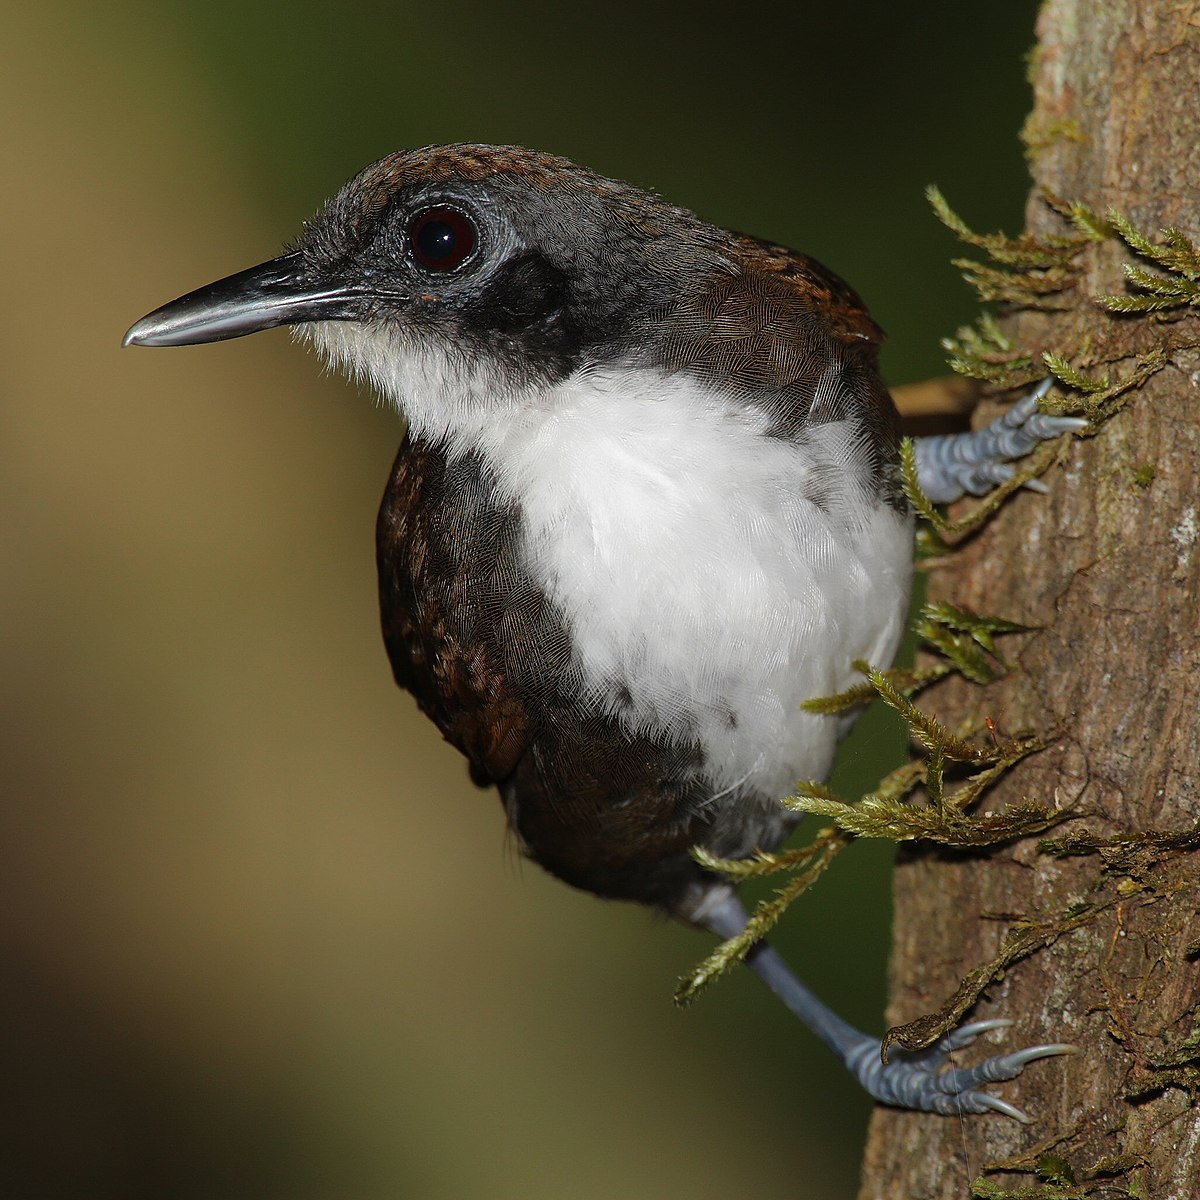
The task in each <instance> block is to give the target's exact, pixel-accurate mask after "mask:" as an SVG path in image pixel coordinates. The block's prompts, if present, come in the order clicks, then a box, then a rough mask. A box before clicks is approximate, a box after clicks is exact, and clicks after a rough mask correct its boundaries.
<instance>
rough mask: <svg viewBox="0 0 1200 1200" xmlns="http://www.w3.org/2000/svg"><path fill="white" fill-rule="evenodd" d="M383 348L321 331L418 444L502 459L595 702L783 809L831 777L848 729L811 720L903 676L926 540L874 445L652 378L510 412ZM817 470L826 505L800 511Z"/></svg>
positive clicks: (569, 390)
mask: <svg viewBox="0 0 1200 1200" xmlns="http://www.w3.org/2000/svg"><path fill="white" fill-rule="evenodd" d="M381 336H384V335H377V334H372V333H371V332H370V331H368V330H363V328H362V327H361V326H354V325H351V324H348V323H337V324H334V323H331V324H328V325H323V326H318V327H317V329H316V340H317V341H318V344H320V345H322V348H323V349H325V350H326V352H328V353H330V355H331V356H332V357H334V358H336V359H338V360H340V361H342V362H344V363H347V364H349V365H350V366H352V367H354V368H357V369H358V370H359V371H360V372H365V373H367V374H369V375H370V377H371V378H372V379H373V381H374V382H375V383H376V385H377V386H379V387H380V388H381V390H383V391H384V393H385V394H386V395H388V396H389V397H390V398H392V399H394V400H395V401H396V403H397V405H398V406H399V407H400V408H401V409H402V410H403V411H404V413H405V415H406V416H407V417H408V419H409V421H410V423H411V425H412V427H413V430H414V433H416V434H417V435H420V436H425V437H430V438H434V439H436V440H439V441H444V442H445V443H446V444H447V445H448V447H449V448H450V450H451V453H453V452H454V450H455V449H456V448H457V449H459V450H461V451H464V452H465V451H467V450H473V451H476V452H480V453H482V454H483V455H484V456H485V457H486V458H487V459H488V460H489V461H490V463H491V466H492V468H493V470H494V472H495V474H496V477H497V479H498V480H499V486H500V488H501V490H502V491H503V492H504V493H505V494H507V495H508V496H510V497H512V498H513V499H514V500H516V501H517V502H518V503H519V505H520V508H521V511H522V512H523V514H524V521H525V531H526V538H527V550H528V554H529V558H530V561H531V564H532V569H533V571H534V573H535V576H536V577H537V578H538V580H539V582H540V583H541V584H542V586H543V587H544V588H545V590H546V592H547V594H548V595H549V596H550V597H551V598H552V599H553V600H554V601H555V602H556V603H557V605H558V606H559V608H560V610H561V612H562V613H563V615H564V617H565V619H566V621H567V624H568V627H569V629H570V631H571V634H572V638H573V642H574V647H575V651H574V652H575V655H576V663H575V669H576V671H577V673H578V677H579V679H580V681H581V682H582V684H583V685H584V687H585V688H586V689H587V690H588V691H589V692H590V693H591V695H592V697H594V699H595V702H596V703H597V704H599V705H601V706H603V707H604V708H605V709H606V710H608V711H610V712H612V713H614V714H615V715H617V716H618V717H619V719H620V720H622V721H624V722H626V723H627V724H628V725H629V727H630V728H631V729H636V730H639V731H652V732H656V733H659V734H661V733H662V732H664V731H665V732H667V733H668V734H670V735H671V736H673V737H676V738H678V739H680V740H685V739H686V740H693V739H694V740H697V741H698V742H699V743H700V744H701V745H702V746H703V747H704V749H705V751H706V758H707V768H706V769H707V771H708V773H709V774H710V775H711V779H712V783H713V787H714V790H715V791H717V792H720V791H725V790H728V789H731V788H734V787H737V786H739V785H743V784H745V785H748V786H750V787H752V788H754V789H755V790H757V791H760V792H763V793H766V794H768V795H776V796H778V795H785V794H787V793H788V792H789V791H790V790H791V788H792V785H793V783H794V781H795V780H796V779H800V778H822V777H823V776H824V775H825V774H826V773H827V771H828V769H829V766H830V764H831V761H832V757H833V750H834V747H835V744H836V741H837V735H838V726H837V722H836V721H835V720H834V719H832V718H828V717H818V716H814V715H811V714H808V713H805V712H803V711H802V710H801V709H800V705H801V703H802V702H803V701H804V700H806V699H809V698H810V697H814V696H823V695H829V694H831V693H833V692H836V691H839V690H841V689H843V688H845V687H847V686H849V685H850V684H851V683H852V682H855V681H856V680H857V676H856V675H855V674H854V672H853V671H852V669H851V666H850V664H851V661H852V660H853V659H855V658H865V659H867V660H868V661H870V662H872V663H876V664H880V665H886V664H888V663H890V661H891V659H892V656H893V654H894V653H895V650H896V646H897V644H898V642H899V638H900V635H901V632H902V628H903V621H904V615H905V612H906V610H907V606H908V596H909V586H910V580H911V564H912V541H911V529H910V526H909V524H908V522H907V521H906V520H905V519H904V518H903V517H901V516H900V515H899V514H897V513H896V512H895V511H894V510H892V509H890V508H887V507H886V506H881V505H879V504H878V503H875V502H874V501H873V499H872V498H871V496H870V492H869V490H868V488H867V482H868V481H867V462H868V460H867V455H866V446H865V443H864V442H863V439H862V437H861V435H859V434H857V433H856V432H855V430H854V429H852V428H850V427H848V425H847V424H846V423H843V422H835V423H830V424H826V425H819V426H815V427H813V428H812V429H811V430H810V431H809V435H808V441H807V444H806V445H804V446H800V445H798V444H796V443H794V442H791V441H788V440H785V439H779V438H772V437H768V436H766V425H767V417H766V415H765V414H763V413H762V412H760V411H758V410H754V409H748V408H746V407H745V406H744V405H737V404H735V403H733V402H731V401H729V400H727V399H724V398H722V397H721V396H719V395H717V394H715V393H714V392H713V391H712V390H711V389H707V388H705V387H703V386H702V385H701V384H699V383H697V382H696V381H695V380H694V379H692V378H691V377H688V376H685V375H664V374H662V373H659V372H653V371H630V370H620V371H606V370H600V369H591V370H584V371H581V372H579V373H577V374H576V375H574V376H572V377H571V378H570V379H568V380H567V381H566V382H564V383H562V384H560V385H559V386H557V387H555V388H552V389H550V390H548V391H542V392H539V393H537V394H532V393H530V394H516V395H507V396H497V395H496V394H495V392H494V390H492V391H490V392H489V391H487V390H485V381H483V380H481V379H479V378H476V377H475V376H474V375H473V374H472V373H470V372H468V371H466V370H465V369H464V368H462V367H461V366H460V367H457V368H453V369H452V368H451V367H450V366H449V365H448V364H447V363H446V361H445V360H444V359H442V358H441V356H436V357H435V356H434V355H431V354H424V355H422V354H417V353H409V354H404V355H398V354H397V353H396V351H397V347H396V345H395V343H391V342H389V344H388V345H387V346H386V351H387V352H386V353H382V351H383V350H384V349H385V347H384V346H382V345H380V337H381ZM818 466H820V468H821V473H820V474H821V491H820V495H821V499H822V503H821V505H820V506H818V505H817V504H815V503H814V502H813V501H811V500H808V499H806V498H805V491H806V486H807V485H810V484H811V483H812V481H813V473H814V470H816V469H817V467H818Z"/></svg>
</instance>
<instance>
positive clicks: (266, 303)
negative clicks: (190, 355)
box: [121, 253, 365, 346]
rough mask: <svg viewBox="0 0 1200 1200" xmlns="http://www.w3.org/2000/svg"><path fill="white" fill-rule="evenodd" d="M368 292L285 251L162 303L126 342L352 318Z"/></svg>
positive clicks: (178, 341)
mask: <svg viewBox="0 0 1200 1200" xmlns="http://www.w3.org/2000/svg"><path fill="white" fill-rule="evenodd" d="M364 294H365V293H364V292H363V291H362V290H360V289H355V288H352V287H349V286H345V285H335V284H331V283H330V282H329V281H328V280H320V279H316V278H314V277H313V276H312V275H310V274H307V273H306V272H305V270H304V262H303V258H302V256H301V255H300V254H297V253H293V254H284V255H282V256H281V257H279V258H273V259H271V261H270V262H265V263H259V265H258V266H257V267H251V268H250V269H249V270H246V271H239V272H238V273H237V274H236V275H230V276H229V278H228V279H220V280H218V281H217V282H216V283H210V284H209V285H208V286H207V287H202V288H197V289H196V291H194V292H189V293H188V294H187V295H186V296H181V297H180V298H179V299H178V300H172V301H171V303H170V304H164V305H163V306H162V308H156V309H155V310H154V311H153V312H152V313H150V315H149V316H145V317H143V318H142V319H141V320H140V321H139V322H138V323H137V324H136V325H134V326H133V328H132V329H130V331H129V332H128V333H127V334H126V335H125V340H124V341H123V342H122V343H121V344H122V345H123V346H193V345H196V344H197V343H199V342H220V341H224V340H225V339H226V338H236V337H244V336H245V335H246V334H247V333H257V332H258V331H259V330H260V329H273V328H274V327H275V326H276V325H296V324H299V323H301V322H303V321H338V320H347V319H350V318H352V317H354V316H357V315H359V314H360V313H361V311H362V301H363V298H364Z"/></svg>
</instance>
